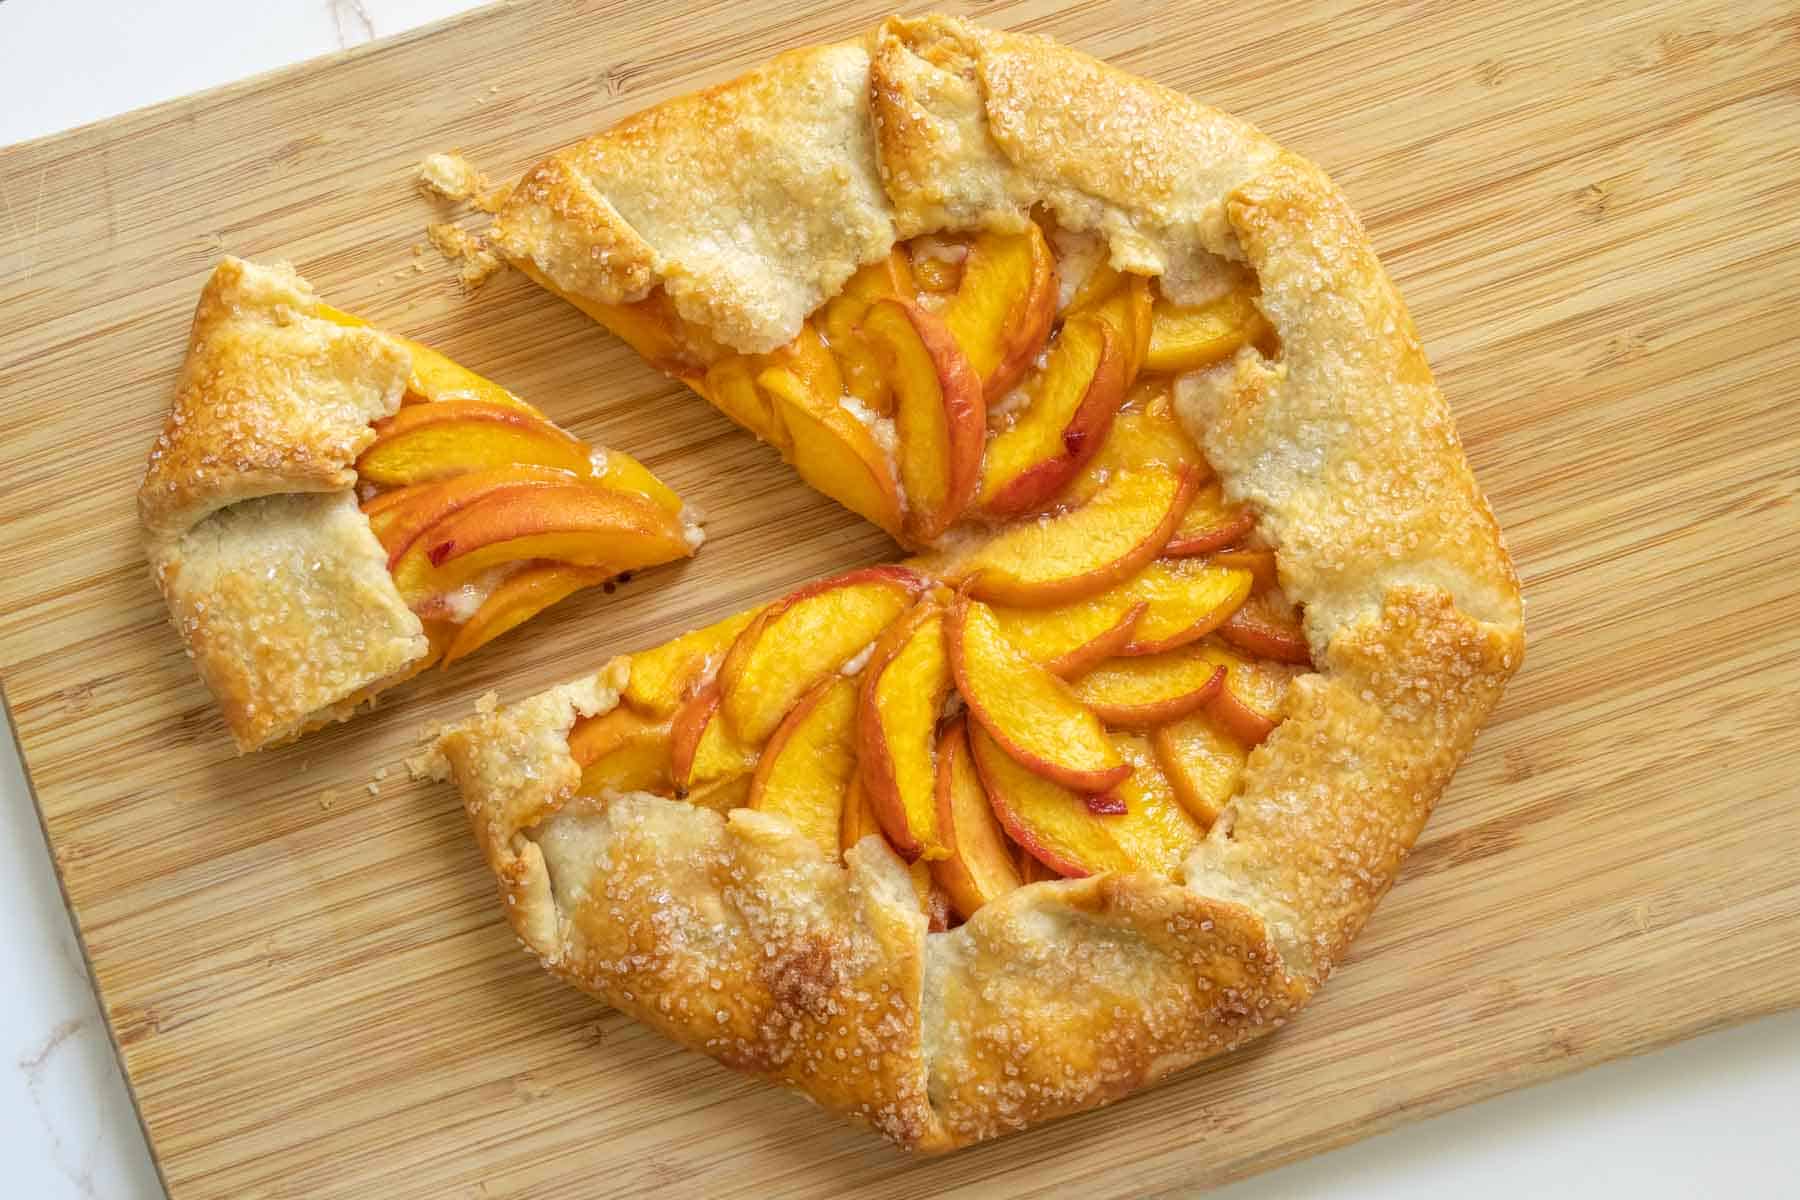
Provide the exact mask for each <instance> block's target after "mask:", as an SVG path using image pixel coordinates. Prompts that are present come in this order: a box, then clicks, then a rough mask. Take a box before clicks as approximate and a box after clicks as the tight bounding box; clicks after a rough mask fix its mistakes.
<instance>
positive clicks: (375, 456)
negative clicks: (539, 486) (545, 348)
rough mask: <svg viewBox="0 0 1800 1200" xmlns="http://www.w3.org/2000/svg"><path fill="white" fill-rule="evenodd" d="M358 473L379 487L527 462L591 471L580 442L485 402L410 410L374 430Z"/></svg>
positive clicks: (528, 415) (530, 417)
mask: <svg viewBox="0 0 1800 1200" xmlns="http://www.w3.org/2000/svg"><path fill="white" fill-rule="evenodd" d="M374 429H375V440H374V441H373V442H371V443H369V447H368V449H366V450H364V451H363V452H362V455H361V457H359V458H358V459H357V460H356V473H357V474H358V475H359V476H360V477H362V478H363V479H365V480H367V481H368V482H370V483H375V484H379V485H381V486H382V487H399V486H402V485H404V484H409V483H422V482H424V481H426V480H429V479H442V478H443V477H445V476H447V475H456V474H460V473H461V472H464V471H475V470H479V469H481V468H483V467H500V466H507V465H509V464H514V463H525V464H530V465H533V466H540V467H555V468H558V469H559V470H563V471H569V472H571V473H573V474H576V475H587V474H588V473H589V472H590V470H591V469H592V464H591V463H590V462H589V451H588V448H587V446H586V445H585V444H583V443H582V442H581V441H579V440H578V439H576V438H574V437H571V436H570V435H568V434H566V433H564V432H563V431H562V430H560V429H558V428H557V427H556V426H554V425H552V424H550V423H549V422H548V421H545V420H543V419H542V418H540V417H535V416H533V415H532V414H531V413H529V412H525V411H523V410H521V409H518V408H511V407H507V406H505V405H500V404H493V403H490V402H488V401H484V400H444V401H440V402H438V403H434V404H409V405H406V406H405V407H403V408H401V410H400V411H399V412H397V413H395V414H394V415H393V416H391V417H383V418H382V419H381V420H379V421H376V422H375V425H374Z"/></svg>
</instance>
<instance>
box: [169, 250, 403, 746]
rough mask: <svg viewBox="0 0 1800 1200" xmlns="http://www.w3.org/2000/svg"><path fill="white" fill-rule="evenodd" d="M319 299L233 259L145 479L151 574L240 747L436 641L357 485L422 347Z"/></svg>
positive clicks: (355, 698)
mask: <svg viewBox="0 0 1800 1200" xmlns="http://www.w3.org/2000/svg"><path fill="white" fill-rule="evenodd" d="M317 311H318V299H317V297H315V296H314V295H313V291H312V288H311V286H310V285H308V284H307V282H306V281H305V280H304V279H302V278H301V277H300V276H299V275H298V274H296V273H295V272H294V271H293V269H292V268H290V267H288V266H286V265H285V264H278V265H276V266H273V267H263V266H258V265H257V264H255V263H249V262H245V261H243V260H241V259H237V258H227V259H225V260H224V261H223V262H221V263H220V264H219V266H218V268H217V269H216V270H214V272H213V275H212V278H211V279H209V280H208V281H207V284H206V287H205V289H204V290H203V291H202V292H201V295H200V303H199V306H198V308H196V310H195V312H194V327H193V333H192V335H191V337H190V338H189V342H188V355H187V359H186V361H185V362H184V363H183V365H182V369H181V378H180V380H179V382H178V383H177V385H176V391H175V399H174V402H173V403H172V404H171V405H170V408H169V415H168V419H167V421H166V422H165V424H164V427H163V432H162V434H161V435H160V436H159V437H158V438H157V440H156V445H155V447H154V448H153V449H152V450H151V453H150V464H149V467H148V468H147V469H146V470H145V472H144V481H143V485H142V487H140V488H139V490H138V512H139V515H140V518H141V520H142V523H143V526H144V532H145V553H146V555H147V557H148V558H149V561H150V569H151V574H152V576H153V577H154V579H155V580H156V583H157V586H158V587H159V588H160V589H161V590H162V593H163V596H164V598H165V599H166V600H167V601H168V604H169V613H170V616H171V618H172V619H173V621H174V623H175V628H176V630H177V632H179V633H180V634H181V637H182V641H183V642H184V643H185V644H186V646H187V650H188V653H189V655H190V656H191V657H192V658H193V659H194V661H195V665H196V666H197V667H198V668H199V670H200V675H201V678H202V679H204V680H205V681H206V684H207V686H208V687H209V688H210V689H211V690H212V693H213V695H214V696H215V697H216V698H217V699H218V701H219V705H220V708H221V710H222V711H223V712H224V715H225V722H226V725H227V726H228V727H229V728H230V730H231V733H232V736H233V738H234V739H236V741H237V745H238V748H239V749H240V750H253V749H256V748H257V747H259V746H264V745H268V744H270V743H273V742H279V741H283V740H286V739H288V738H291V737H294V736H296V735H298V734H299V733H301V732H303V731H304V730H306V729H307V728H309V727H311V726H313V725H317V724H321V723H324V722H327V721H331V720H341V719H343V718H345V717H348V716H349V715H350V713H351V712H352V711H353V710H354V708H355V707H356V704H357V703H358V702H359V701H360V700H361V699H363V698H365V697H367V696H370V695H373V694H374V692H376V691H378V690H380V689H381V688H382V687H384V686H387V685H388V684H390V683H393V682H397V681H398V680H399V679H402V678H404V677H405V676H406V675H407V673H408V669H409V668H410V667H411V666H412V665H413V664H414V663H416V662H418V661H420V660H422V659H423V658H424V657H425V655H426V654H427V652H428V650H429V648H430V647H429V643H428V642H427V641H426V638H425V633H424V629H423V627H422V626H421V625H420V623H419V619H418V617H416V616H414V615H413V613H412V611H411V610H410V609H409V608H408V607H407V605H406V602H405V601H404V600H403V599H402V598H401V595H400V592H399V589H398V588H397V587H395V585H394V582H393V580H392V578H391V577H390V576H389V575H388V571H387V555H386V553H385V552H384V551H383V550H382V549H381V545H380V543H379V542H377V541H376V539H375V535H374V533H372V532H371V531H370V529H369V523H368V521H367V519H366V518H364V517H363V515H362V513H361V512H360V511H359V510H358V508H357V504H356V497H355V495H354V492H353V491H352V489H353V488H354V486H355V484H356V470H355V463H356V457H357V455H358V454H359V453H360V452H361V451H362V449H363V448H364V447H365V446H367V445H368V444H369V442H370V441H371V440H373V438H374V436H375V434H374V432H373V430H372V429H371V428H370V422H372V421H374V420H376V419H377V418H379V417H383V416H387V415H390V414H391V413H393V412H394V411H395V410H396V409H397V408H398V407H399V406H400V398H401V395H402V394H403V393H404V392H405V390H406V381H407V377H408V375H409V374H410V373H411V370H412V358H411V356H410V355H409V354H408V352H407V351H406V349H405V348H404V347H402V346H400V345H399V344H397V343H396V342H395V341H394V340H392V339H390V338H388V337H386V336H385V335H383V334H381V333H378V332H376V331H374V330H372V329H366V328H346V327H344V326H341V325H338V324H336V323H334V322H332V321H329V320H326V319H324V318H323V317H320V316H317V315H316V313H317Z"/></svg>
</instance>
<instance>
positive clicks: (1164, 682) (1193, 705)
mask: <svg viewBox="0 0 1800 1200" xmlns="http://www.w3.org/2000/svg"><path fill="white" fill-rule="evenodd" d="M1223 686H1225V669H1224V668H1223V667H1221V666H1219V665H1218V664H1217V663H1215V662H1213V661H1212V660H1211V659H1209V658H1207V657H1205V656H1204V655H1201V654H1198V653H1195V652H1194V651H1193V649H1192V648H1191V647H1184V648H1183V649H1180V650H1172V651H1170V652H1168V653H1166V654H1151V655H1145V656H1143V657H1141V658H1115V659H1113V660H1112V661H1110V662H1105V663H1102V664H1100V665H1099V666H1098V667H1095V668H1094V669H1093V670H1092V671H1089V672H1088V673H1087V674H1085V675H1083V676H1081V678H1079V679H1077V680H1076V681H1075V683H1074V685H1073V687H1074V691H1075V698H1076V699H1077V700H1080V701H1081V702H1082V703H1083V704H1085V705H1087V706H1088V708H1089V710H1091V711H1092V712H1093V714H1094V715H1095V716H1097V717H1099V718H1100V719H1101V720H1102V721H1104V722H1106V723H1107V724H1108V725H1110V726H1113V727H1115V728H1123V729H1151V728H1154V727H1155V726H1158V725H1161V724H1164V723H1165V722H1168V721H1174V720H1178V719H1179V718H1181V717H1185V716H1187V715H1188V714H1189V713H1191V712H1194V711H1196V710H1198V709H1199V708H1200V706H1201V705H1203V704H1205V703H1206V702H1207V701H1209V700H1211V699H1212V698H1213V695H1214V694H1215V693H1216V692H1218V690H1219V689H1220V688H1221V687H1223ZM1115 741H1116V739H1115Z"/></svg>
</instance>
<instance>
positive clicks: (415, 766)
mask: <svg viewBox="0 0 1800 1200" xmlns="http://www.w3.org/2000/svg"><path fill="white" fill-rule="evenodd" d="M406 773H407V774H408V775H410V776H412V777H413V778H414V779H429V778H430V777H431V756H430V755H429V754H414V755H411V756H409V757H408V758H407V760H406Z"/></svg>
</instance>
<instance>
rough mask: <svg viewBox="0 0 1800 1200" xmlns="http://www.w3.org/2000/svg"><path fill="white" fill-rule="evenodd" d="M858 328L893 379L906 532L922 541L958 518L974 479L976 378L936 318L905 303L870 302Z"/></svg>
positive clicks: (983, 438) (980, 439)
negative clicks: (905, 507)
mask: <svg viewBox="0 0 1800 1200" xmlns="http://www.w3.org/2000/svg"><path fill="white" fill-rule="evenodd" d="M862 332H863V336H864V337H865V338H866V339H867V340H868V343H869V345H870V346H872V347H873V348H874V350H875V352H876V354H877V356H879V358H880V359H881V361H882V363H883V364H884V365H885V366H886V367H887V369H888V378H889V379H890V380H891V381H892V384H893V389H894V432H895V436H896V439H897V440H898V442H899V450H898V452H897V454H896V457H897V458H898V460H899V464H900V483H901V485H902V486H903V487H904V488H905V489H906V502H907V514H906V533H907V536H908V538H909V539H911V540H912V541H913V542H914V543H916V544H925V543H929V542H931V541H932V540H934V539H935V538H937V536H938V535H939V534H941V533H943V532H944V530H946V529H948V528H949V527H950V526H951V525H952V524H953V523H954V522H955V521H956V519H957V518H958V517H960V516H962V514H963V510H964V509H965V508H967V507H968V506H969V502H970V501H971V500H973V499H974V498H975V489H976V488H977V487H978V486H979V485H980V483H981V453H982V449H983V448H984V447H985V446H986V445H987V405H986V403H985V402H984V401H983V400H982V398H981V381H980V380H979V379H978V378H977V377H976V375H975V370H974V368H973V367H971V366H970V365H969V362H968V360H967V359H966V358H964V357H963V353H962V351H961V350H960V349H958V348H957V345H956V339H954V338H952V337H951V336H950V331H949V330H948V329H946V328H945V327H944V323H943V321H941V320H939V319H938V318H937V317H936V316H934V315H932V314H931V313H928V312H926V311H925V310H924V309H922V308H920V307H919V306H918V305H916V304H913V303H911V302H910V301H901V300H877V301H876V302H875V303H874V304H871V305H870V306H869V311H868V314H867V316H865V317H864V318H863V324H862Z"/></svg>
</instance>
